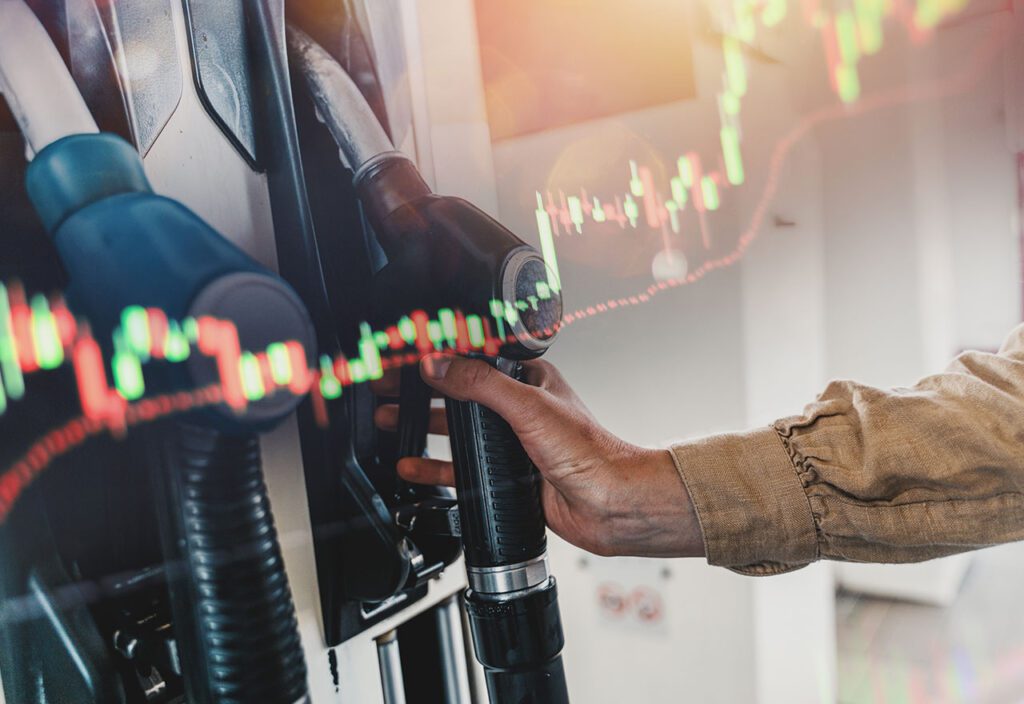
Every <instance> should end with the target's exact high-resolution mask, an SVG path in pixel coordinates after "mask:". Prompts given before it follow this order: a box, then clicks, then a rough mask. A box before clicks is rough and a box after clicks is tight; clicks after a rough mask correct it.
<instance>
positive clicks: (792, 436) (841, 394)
mask: <svg viewBox="0 0 1024 704" xmlns="http://www.w3.org/2000/svg"><path fill="white" fill-rule="evenodd" d="M672 455H673V457H674V459H675V462H676V466H677V468H678V469H679V473H680V475H681V476H682V478H683V482H684V483H685V484H686V487H687V489H688V491H689V493H690V496H691V498H692V500H693V502H694V506H695V507H696V511H697V516H698V519H699V520H700V524H701V529H702V531H703V534H704V545H705V548H706V550H707V557H708V562H710V563H711V564H713V565H722V566H725V567H729V568H731V569H733V570H735V571H737V572H741V573H743V574H755V575H766V574H776V573H780V572H785V571H788V570H792V569H796V568H798V567H802V566H804V565H806V564H808V563H810V562H812V561H814V560H817V559H822V558H824V559H830V560H848V561H856V562H916V561H920V560H927V559H930V558H933V557H940V556H942V555H949V554H952V553H956V552H962V551H965V550H973V549H976V548H981V547H985V546H989V545H995V544H997V543H1005V542H1010V541H1014V540H1021V539H1024V326H1021V327H1019V328H1017V329H1016V330H1015V331H1014V332H1013V333H1012V334H1011V335H1010V338H1009V339H1008V340H1007V342H1006V344H1005V345H1004V346H1003V348H1002V350H1000V352H999V353H998V354H985V353H981V352H968V353H966V354H963V355H961V356H960V357H959V358H957V360H956V361H955V362H953V364H952V365H950V367H949V368H948V369H947V370H946V372H945V373H943V374H938V375H936V376H931V377H928V378H926V379H924V380H922V381H921V382H919V383H918V384H917V385H916V386H914V387H913V388H909V389H903V388H901V389H892V390H880V389H873V388H869V387H866V386H862V385H860V384H855V383H853V382H850V381H836V382H833V383H831V384H830V385H829V386H828V388H827V389H825V391H824V393H822V394H821V396H820V397H819V398H818V400H817V401H816V402H815V403H812V404H811V405H809V406H808V407H807V408H806V409H805V411H804V415H802V416H797V417H793V418H785V419H783V420H780V421H778V422H776V423H774V424H773V425H772V426H771V427H770V428H766V429H764V430H757V431H754V432H750V433H744V434H731V435H720V436H716V437H711V438H707V439H704V440H700V441H697V442H688V443H682V444H679V445H676V446H674V447H673V448H672Z"/></svg>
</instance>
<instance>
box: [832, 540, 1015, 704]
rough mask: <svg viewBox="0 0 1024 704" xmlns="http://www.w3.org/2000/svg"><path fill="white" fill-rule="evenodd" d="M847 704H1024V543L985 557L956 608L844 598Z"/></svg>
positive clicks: (976, 563)
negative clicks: (967, 703) (968, 703)
mask: <svg viewBox="0 0 1024 704" xmlns="http://www.w3.org/2000/svg"><path fill="white" fill-rule="evenodd" d="M836 609H837V631H838V640H839V644H838V647H839V701H840V703H841V704H868V703H870V704H959V703H962V702H963V703H966V702H970V703H972V704H974V703H977V704H1021V703H1024V543H1017V544H1013V545H1006V546H1001V547H998V548H992V549H990V550H985V551H982V552H979V553H977V555H976V556H975V559H974V560H973V563H972V566H971V569H970V572H968V574H967V577H966V579H965V581H964V584H963V587H962V589H961V591H960V594H959V595H958V597H957V599H956V602H955V603H954V604H953V605H952V606H951V607H950V608H941V607H935V606H924V605H920V604H910V603H905V602H894V601H889V600H885V599H878V598H874V597H865V596H859V595H856V594H842V593H841V594H840V595H839V597H838V599H837V605H836Z"/></svg>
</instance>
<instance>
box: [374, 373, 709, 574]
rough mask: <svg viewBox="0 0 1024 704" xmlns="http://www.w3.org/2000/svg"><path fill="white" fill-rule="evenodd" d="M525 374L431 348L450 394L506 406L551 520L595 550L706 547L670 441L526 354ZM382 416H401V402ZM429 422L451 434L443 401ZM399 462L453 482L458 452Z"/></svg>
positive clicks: (666, 553) (415, 473)
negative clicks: (618, 428)
mask: <svg viewBox="0 0 1024 704" xmlns="http://www.w3.org/2000/svg"><path fill="white" fill-rule="evenodd" d="M523 366H524V369H525V382H526V383H522V382H519V381H516V380H514V379H512V378H510V377H508V376H506V375H504V374H502V373H500V372H498V371H497V370H495V369H494V368H493V367H491V366H489V365H488V364H486V363H484V362H481V361H478V360H469V359H464V358H461V357H452V356H450V355H441V354H436V355H430V356H428V357H426V358H424V360H423V362H422V364H421V369H420V372H421V375H422V376H423V379H424V380H425V381H426V382H427V383H428V384H429V385H430V386H432V387H433V388H434V389H436V390H437V391H439V392H441V393H442V394H444V395H445V396H449V397H451V398H454V399H457V400H460V401H476V402H477V403H480V404H483V405H484V406H486V407H488V408H490V409H491V410H493V411H495V412H496V413H498V414H499V415H500V416H502V417H503V418H504V419H505V420H506V421H507V422H508V423H509V425H510V426H511V427H512V430H513V431H514V432H515V433H516V435H517V436H518V437H519V440H520V442H522V444H523V447H524V449H525V450H526V452H527V454H528V455H529V456H530V459H532V460H533V463H534V464H535V465H536V466H537V468H538V469H539V470H540V472H541V475H542V477H543V479H544V481H543V483H542V487H541V500H542V502H543V504H544V513H545V515H546V517H547V523H548V527H549V528H551V530H553V531H554V532H555V533H557V534H558V535H559V536H561V537H562V538H563V539H565V540H567V541H569V542H570V543H572V544H573V545H576V546H578V547H580V548H583V549H584V550H587V551H589V552H592V553H595V554H597V555H641V556H648V557H690V556H698V555H703V554H704V546H703V540H702V537H701V532H700V527H699V525H698V522H697V517H696V513H695V511H694V508H693V505H692V503H691V501H690V497H689V495H688V493H687V491H686V488H685V486H684V485H683V481H682V479H681V478H680V477H679V473H678V472H677V471H676V468H675V464H674V463H673V461H672V458H671V456H670V455H669V453H668V451H666V450H651V449H646V448H641V447H637V446H635V445H631V444H629V443H627V442H625V441H623V440H621V439H619V438H617V437H616V436H614V435H612V434H611V433H610V432H608V431H607V430H605V429H604V428H603V427H601V425H600V424H599V423H598V422H597V420H596V419H595V418H594V416H593V415H591V413H590V411H588V410H587V408H586V407H585V406H584V405H583V402H582V401H580V399H579V397H578V396H576V394H575V393H574V392H573V390H572V389H571V388H570V387H569V385H568V384H567V383H566V381H565V379H563V378H562V376H561V374H559V373H558V370H556V369H555V368H554V367H553V366H551V365H550V364H548V363H547V362H544V361H540V360H536V361H531V362H526V363H525V364H524V365H523ZM376 422H377V425H378V426H379V427H381V428H382V429H384V430H394V429H395V428H396V427H397V425H398V406H397V405H393V404H386V405H382V406H381V407H380V408H379V409H378V410H377V415H376ZM430 432H431V433H437V434H443V435H447V433H448V423H447V419H446V417H445V412H444V409H440V408H435V409H431V417H430ZM398 472H399V474H400V475H401V476H402V477H403V478H404V479H406V480H408V481H411V482H417V483H420V484H446V485H449V486H452V485H454V483H455V482H454V471H453V468H452V464H451V462H443V461H440V460H434V459H427V458H422V457H415V458H414V457H407V458H403V459H402V460H400V461H399V463H398Z"/></svg>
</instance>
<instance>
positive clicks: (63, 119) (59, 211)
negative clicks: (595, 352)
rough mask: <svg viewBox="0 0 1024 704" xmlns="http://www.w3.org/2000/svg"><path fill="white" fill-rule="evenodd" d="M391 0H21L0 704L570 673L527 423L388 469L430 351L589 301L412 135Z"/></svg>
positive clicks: (424, 398) (420, 433)
mask: <svg viewBox="0 0 1024 704" xmlns="http://www.w3.org/2000/svg"><path fill="white" fill-rule="evenodd" d="M385 6H387V7H385ZM395 7H397V5H396V6H395ZM393 10H394V8H393V7H391V3H377V2H361V1H359V0H294V1H292V2H289V3H288V4H287V6H286V4H285V3H284V1H283V0H217V1H216V2H209V1H203V0H104V1H102V2H101V1H100V0H0V94H2V97H3V101H2V102H0V241H2V245H3V252H4V254H3V255H2V256H0V383H2V385H0V389H2V390H3V391H4V392H5V395H4V396H2V398H3V401H4V403H3V405H2V407H0V437H2V438H3V441H2V442H0V472H2V473H3V474H0V683H2V689H0V704H2V702H4V701H6V702H8V704H44V703H46V702H61V703H62V704H100V703H103V704H107V703H110V702H113V703H118V702H119V703H123V704H129V703H131V704H136V703H141V702H166V703H171V702H190V703H194V704H294V703H296V702H307V701H311V702H314V704H320V703H321V702H349V701H351V702H388V703H391V702H406V701H408V702H417V701H422V702H436V701H446V702H453V703H454V702H472V701H486V700H489V701H491V702H496V703H499V704H504V703H506V702H509V703H511V702H556V703H557V702H567V701H568V694H567V692H566V685H565V673H564V670H563V667H562V658H561V651H562V647H563V643H564V639H563V634H562V628H561V620H560V615H559V608H558V597H557V588H556V582H555V579H554V577H553V576H552V575H551V574H550V571H549V568H548V564H547V557H546V541H545V525H544V514H543V510H542V507H541V503H540V492H539V481H540V480H539V475H538V473H537V471H536V469H535V468H534V467H533V465H532V463H531V462H530V459H529V457H528V456H527V455H526V453H525V452H524V451H523V449H522V447H521V445H520V444H519V442H518V440H517V439H516V437H515V435H514V434H513V433H512V432H511V430H510V428H509V426H508V424H507V423H506V422H505V421H504V420H503V419H502V418H501V417H499V416H497V415H496V414H495V413H493V412H491V411H490V410H488V409H487V408H484V407H481V406H479V405H477V404H474V403H466V402H458V401H452V400H448V401H446V407H447V413H448V422H449V427H450V431H451V450H452V457H453V460H454V464H455V469H456V484H457V491H456V492H454V493H452V492H451V491H450V490H448V489H445V488H441V487H423V486H415V485H410V484H407V483H405V482H403V481H402V480H400V479H399V478H398V476H397V474H396V472H395V464H396V462H397V461H398V459H399V458H401V457H407V456H418V455H422V454H424V452H425V448H426V437H427V418H428V416H429V412H430V406H431V395H430V391H429V389H428V387H427V386H426V384H425V383H424V382H423V381H422V379H421V378H420V376H419V373H418V361H419V359H420V358H421V357H422V356H424V355H425V354H428V353H436V352H443V353H449V354H461V355H468V356H474V357H477V358H480V359H483V360H485V361H486V362H487V363H489V364H492V365H493V366H494V367H495V368H497V369H498V370H500V371H501V372H503V373H506V374H509V375H511V376H514V377H515V376H518V375H519V374H520V369H521V364H520V363H521V362H522V361H523V360H528V359H532V358H536V357H538V356H540V355H541V354H543V352H544V351H545V350H546V349H547V348H548V347H549V346H550V345H551V344H552V342H553V341H554V338H555V335H556V333H557V330H558V327H559V324H560V320H561V317H562V308H561V285H560V282H559V281H558V278H557V274H556V273H555V272H552V271H550V270H549V269H548V268H547V267H546V265H545V262H544V259H543V258H542V257H541V256H540V255H539V253H538V252H536V251H535V250H534V249H533V248H532V247H530V246H528V245H527V244H525V243H524V242H523V241H521V240H520V239H518V238H517V237H516V236H515V235H513V234H512V233H511V232H509V231H508V230H506V229H505V228H504V227H502V226H501V225H500V224H499V223H497V222H496V221H494V220H493V219H491V218H490V217H488V216H487V215H485V214H484V213H482V212H481V211H480V210H478V209H476V208H475V207H474V206H472V205H471V204H469V203H467V202H465V201H463V200H459V199H455V198H447V197H443V196H439V195H436V194H434V193H433V192H432V191H431V189H430V188H429V186H428V185H427V183H426V181H425V180H424V178H423V177H422V176H421V175H420V173H419V171H418V170H417V167H416V165H415V163H414V162H413V161H412V160H411V159H410V158H409V156H408V155H407V154H405V153H403V152H402V151H400V150H399V149H398V148H396V146H395V135H396V132H403V133H404V132H406V131H407V128H408V125H398V126H397V128H396V123H397V122H399V120H397V119H396V118H394V117H393V116H392V115H391V112H392V111H391V108H392V107H393V101H394V91H395V90H396V88H395V87H394V86H391V85H387V84H386V83H385V82H384V81H383V80H382V79H381V73H380V71H379V70H378V68H379V63H380V60H381V56H382V55H383V53H385V49H387V48H388V47H384V46H383V43H386V42H391V41H394V42H400V41H401V33H400V32H399V31H398V28H397V27H395V28H394V34H393V35H392V34H390V33H388V32H387V31H385V32H384V33H378V35H377V36H376V37H372V38H371V36H370V35H369V33H368V30H367V26H368V24H369V23H370V20H376V23H377V25H376V26H378V27H380V26H384V27H387V26H388V25H387V20H388V18H391V19H393V18H394V14H393ZM374 13H383V14H378V15H375V14H374ZM389 13H391V14H389ZM381 18H383V20H382V19H381ZM382 23H383V24H382ZM375 42H376V43H375ZM389 55H390V56H392V57H394V56H401V52H400V51H397V52H396V51H391V52H389ZM389 96H390V98H389ZM389 99H390V100H391V101H392V104H390V105H389ZM416 137H417V139H420V138H423V139H425V138H426V137H425V136H423V135H416ZM385 373H390V374H397V375H399V376H400V378H401V385H400V397H399V398H398V401H399V407H400V418H399V430H398V432H397V433H394V434H389V433H383V432H380V431H378V430H377V429H376V428H375V427H374V424H373V414H374V411H375V410H376V408H377V406H378V404H379V403H381V402H382V401H383V400H384V399H382V398H379V397H378V396H376V395H375V394H374V391H373V390H372V388H371V383H370V382H372V381H374V380H377V379H380V378H381V377H382V376H384V374H385ZM55 428H56V429H68V430H67V432H68V433H70V434H68V435H65V434H62V433H64V432H65V431H64V430H59V431H56V434H54V433H55V431H54V429H55ZM78 431H81V432H80V434H79V435H75V432H78ZM40 438H42V440H39V439H40ZM53 438H57V439H58V440H59V442H58V440H53V441H52V442H50V440H51V439H53ZM464 626H467V627H468V631H469V633H470V634H471V638H464V635H463V633H464ZM469 641H471V644H470V642H469ZM477 663H479V665H477ZM478 673H482V680H481V682H477V681H476V680H477V674H478Z"/></svg>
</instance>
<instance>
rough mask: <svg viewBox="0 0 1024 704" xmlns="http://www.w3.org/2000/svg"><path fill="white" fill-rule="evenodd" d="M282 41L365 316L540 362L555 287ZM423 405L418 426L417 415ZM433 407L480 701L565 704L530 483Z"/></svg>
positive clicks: (551, 588) (469, 419)
mask: <svg viewBox="0 0 1024 704" xmlns="http://www.w3.org/2000/svg"><path fill="white" fill-rule="evenodd" d="M288 39H289V47H290V49H291V52H292V56H293V58H294V59H296V60H297V63H298V65H299V68H300V69H301V71H302V74H303V76H304V77H305V79H306V84H307V85H308V86H309V89H310V93H311V94H312V97H313V101H314V103H315V105H316V109H317V114H318V115H319V116H320V117H321V119H322V120H323V121H324V123H325V124H326V126H327V128H328V129H329V130H330V132H331V134H332V135H333V136H334V138H335V140H336V141H337V143H338V146H339V148H340V150H341V153H342V157H343V158H344V159H345V161H346V162H347V163H348V165H349V166H350V167H351V169H352V170H353V172H354V176H353V178H354V185H355V188H356V192H357V193H358V195H359V198H360V200H361V202H362V204H363V208H364V211H365V214H366V216H367V220H368V221H369V223H370V225H371V226H372V228H373V231H374V234H375V235H376V237H377V241H378V242H379V243H380V246H381V248H382V249H383V250H384V253H385V254H386V255H387V259H388V263H387V265H386V266H385V267H384V268H383V269H382V270H381V271H380V272H378V274H377V276H376V277H375V278H376V281H375V288H374V296H375V299H376V300H375V303H376V305H377V313H378V314H379V315H381V316H383V317H390V319H393V320H397V319H398V316H401V315H402V314H404V313H406V312H408V311H409V310H411V309H412V308H413V307H415V308H419V309H425V310H435V311H437V310H440V309H444V308H448V309H451V308H456V309H458V310H460V311H461V312H463V313H464V314H467V315H468V314H476V315H480V316H481V317H488V316H490V317H491V318H492V319H493V320H494V321H495V325H496V326H497V327H498V330H497V331H496V336H497V338H498V341H499V344H498V345H494V346H491V347H490V348H487V349H485V352H486V353H487V354H486V355H480V354H479V353H476V355H475V356H479V357H483V359H484V361H485V362H487V363H489V364H491V365H493V366H494V367H495V368H496V369H497V370H498V371H500V372H502V373H504V374H508V375H510V376H512V377H515V378H521V376H522V364H521V361H522V360H528V359H533V358H535V357H539V356H540V355H541V354H543V353H544V351H545V350H546V349H547V348H548V347H549V346H550V345H551V343H552V342H553V340H554V337H555V334H556V333H557V330H558V327H559V321H560V320H561V317H562V292H561V284H560V282H559V281H558V276H557V273H556V272H555V271H553V270H552V269H551V268H549V267H548V266H547V265H546V263H545V261H544V259H543V257H541V255H540V254H539V253H538V252H537V250H535V249H534V248H532V247H530V246H529V245H527V244H526V243H524V242H523V241H522V240H521V239H519V238H518V237H516V236H515V235H514V234H512V233H511V232H510V231H509V230H508V229H506V228H505V227H503V226H502V225H501V224H499V223H498V222H497V221H495V220H494V219H493V218H491V217H489V216H488V215H486V214H485V213H484V212H483V211H481V210H480V209H479V208H476V207H475V206H473V205H472V204H470V203H468V202H466V201H465V200H462V199H460V198H451V197H444V196H439V195H436V194H434V193H432V192H431V190H430V188H429V187H428V186H427V184H426V182H425V181H424V180H423V178H422V177H421V176H420V174H419V172H418V171H417V170H416V167H415V166H414V165H413V163H412V162H411V161H409V160H408V159H406V158H405V157H403V156H402V155H401V154H398V153H396V152H395V150H394V147H393V146H392V144H391V142H390V141H389V140H388V138H387V135H386V134H385V132H384V130H383V129H382V127H381V126H380V124H379V123H378V122H377V121H376V118H375V117H374V115H373V112H372V110H370V107H369V105H368V104H367V103H366V101H365V100H364V99H363V97H362V95H361V94H360V93H359V91H358V89H357V88H356V86H355V84H354V83H353V82H352V80H351V79H350V78H349V76H348V75H347V74H346V73H345V71H344V70H343V69H342V68H341V66H340V65H338V63H337V62H336V61H334V59H333V58H332V57H331V56H330V55H328V54H327V52H326V51H324V50H323V49H322V48H320V47H319V46H317V45H316V44H315V43H314V42H313V41H312V40H311V39H310V38H309V37H308V36H306V35H305V34H303V33H302V32H301V31H299V30H297V29H294V28H290V29H289V36H288ZM411 376H412V375H405V376H403V382H402V383H403V389H402V395H403V398H402V404H401V408H400V412H399V425H400V430H401V426H402V425H403V421H404V418H405V415H406V414H405V411H406V403H405V401H406V395H407V389H406V388H405V384H406V383H407V382H408V381H415V382H418V383H422V382H421V381H419V380H418V379H412V378H410V377H411ZM426 399H427V403H426V405H425V406H424V405H421V407H420V411H421V412H426V411H428V410H429V396H427V397H426ZM445 405H446V409H447V415H448V430H449V435H450V439H451V445H452V460H453V463H454V465H455V484H456V490H457V494H458V506H459V515H460V524H461V533H462V540H463V549H464V554H465V558H466V571H467V577H468V581H469V589H468V590H467V592H466V599H465V603H466V610H467V612H468V614H469V622H470V627H471V629H472V632H473V641H474V645H475V648H476V654H477V659H478V660H479V661H480V662H481V664H482V665H483V666H484V671H485V673H486V677H487V688H488V692H489V694H490V697H491V701H492V702H496V703H504V702H525V701H542V702H551V703H553V704H559V703H561V702H567V701H568V692H567V690H566V684H565V672H564V669H563V666H562V656H561V651H562V647H563V645H564V638H563V634H562V624H561V616H560V612H559V608H558V591H557V587H556V584H555V580H554V578H553V577H552V576H551V574H550V571H549V569H548V561H547V538H546V526H545V522H544V511H543V508H542V506H541V499H540V475H539V473H538V471H537V468H536V467H535V466H534V465H533V463H532V462H531V461H530V458H529V456H528V455H527V454H526V452H525V450H524V449H523V446H522V444H521V443H520V442H519V440H518V438H517V437H516V435H515V433H513V432H512V429H511V427H510V426H509V424H508V422H506V420H505V419H503V418H502V417H501V416H499V415H498V414H496V413H494V412H493V411H492V410H490V409H488V408H486V407H485V406H482V405H480V404H478V403H473V402H467V401H457V400H454V399H447V400H446V403H445ZM420 420H421V421H422V418H421V419H420ZM418 425H419V427H423V426H424V425H425V424H424V423H422V422H420V423H418Z"/></svg>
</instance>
